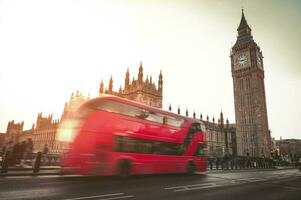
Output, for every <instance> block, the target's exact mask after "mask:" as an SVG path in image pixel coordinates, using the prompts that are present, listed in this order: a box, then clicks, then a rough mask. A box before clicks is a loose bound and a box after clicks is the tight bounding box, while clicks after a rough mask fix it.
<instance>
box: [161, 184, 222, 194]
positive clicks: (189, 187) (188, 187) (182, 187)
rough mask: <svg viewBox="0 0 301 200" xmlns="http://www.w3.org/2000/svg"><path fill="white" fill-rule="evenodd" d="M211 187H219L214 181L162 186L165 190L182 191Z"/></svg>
mask: <svg viewBox="0 0 301 200" xmlns="http://www.w3.org/2000/svg"><path fill="white" fill-rule="evenodd" d="M213 187H220V186H219V185H217V184H216V183H201V184H194V185H180V186H175V187H167V188H164V189H165V190H173V191H174V192H182V191H189V190H201V189H206V188H213Z"/></svg>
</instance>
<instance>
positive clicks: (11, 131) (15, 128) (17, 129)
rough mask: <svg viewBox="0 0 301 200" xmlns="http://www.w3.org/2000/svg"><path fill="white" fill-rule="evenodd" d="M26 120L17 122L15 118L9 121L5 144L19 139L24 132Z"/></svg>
mask: <svg viewBox="0 0 301 200" xmlns="http://www.w3.org/2000/svg"><path fill="white" fill-rule="evenodd" d="M23 126H24V122H23V121H22V122H19V123H16V122H15V121H14V120H12V121H9V122H8V124H7V129H6V135H5V138H4V144H7V143H8V142H10V141H12V142H13V143H16V142H18V141H19V137H20V135H21V134H22V132H23Z"/></svg>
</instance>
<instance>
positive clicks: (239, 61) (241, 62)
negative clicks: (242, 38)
mask: <svg viewBox="0 0 301 200" xmlns="http://www.w3.org/2000/svg"><path fill="white" fill-rule="evenodd" d="M247 63H248V57H247V56H246V54H244V53H242V54H239V55H238V56H237V58H236V65H237V66H239V67H243V66H245V65H246V64H247Z"/></svg>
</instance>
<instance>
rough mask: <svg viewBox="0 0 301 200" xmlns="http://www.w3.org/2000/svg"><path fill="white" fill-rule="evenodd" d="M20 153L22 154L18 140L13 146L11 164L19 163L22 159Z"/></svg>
mask: <svg viewBox="0 0 301 200" xmlns="http://www.w3.org/2000/svg"><path fill="white" fill-rule="evenodd" d="M19 154H20V143H19V142H17V143H16V144H15V145H14V146H13V152H12V159H11V164H12V165H16V164H17V163H19V159H20V156H19Z"/></svg>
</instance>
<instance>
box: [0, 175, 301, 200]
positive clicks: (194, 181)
mask: <svg viewBox="0 0 301 200" xmlns="http://www.w3.org/2000/svg"><path fill="white" fill-rule="evenodd" d="M0 199H1V200H2V199H3V200H10V199H14V200H15V199H60V200H86V199H87V200H114V199H125V200H136V199H142V200H143V199H164V200H167V199H175V200H177V199H185V200H186V199H198V200H201V199H231V200H237V199H243V200H246V199H252V200H254V199H265V200H268V199H273V200H274V199H279V200H280V199H281V200H287V199H296V200H297V199H298V200H300V199H301V172H299V171H297V170H295V169H290V170H266V171H243V172H212V173H210V172H209V173H202V174H195V175H192V176H188V175H179V174H174V175H156V176H136V177H131V178H129V179H119V178H114V177H87V176H71V175H69V176H37V177H30V176H26V177H0Z"/></svg>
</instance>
